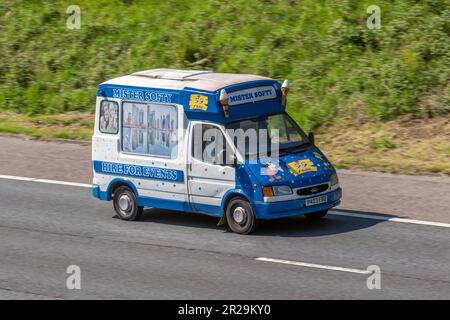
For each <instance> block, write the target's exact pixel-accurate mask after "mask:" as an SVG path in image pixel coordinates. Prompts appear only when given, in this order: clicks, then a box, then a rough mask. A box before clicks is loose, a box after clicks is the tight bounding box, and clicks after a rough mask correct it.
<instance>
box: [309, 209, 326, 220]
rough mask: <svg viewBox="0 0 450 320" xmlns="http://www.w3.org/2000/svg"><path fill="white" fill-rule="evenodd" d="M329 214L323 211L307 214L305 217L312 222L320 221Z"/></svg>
mask: <svg viewBox="0 0 450 320" xmlns="http://www.w3.org/2000/svg"><path fill="white" fill-rule="evenodd" d="M327 213H328V210H322V211H317V212H312V213H307V214H305V217H306V218H307V219H310V220H320V219H322V218H323V217H325V216H326V215H327Z"/></svg>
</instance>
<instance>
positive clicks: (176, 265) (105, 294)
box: [0, 137, 450, 299]
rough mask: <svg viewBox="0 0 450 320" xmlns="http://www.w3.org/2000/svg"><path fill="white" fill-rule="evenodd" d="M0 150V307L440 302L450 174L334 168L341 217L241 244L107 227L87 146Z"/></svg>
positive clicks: (181, 232)
mask: <svg viewBox="0 0 450 320" xmlns="http://www.w3.org/2000/svg"><path fill="white" fill-rule="evenodd" d="M0 147H1V149H2V153H1V154H0V218H1V221H0V257H1V259H0V299H109V298H111V299H392V298H394V299H450V224H449V222H450V218H449V213H450V209H449V208H450V180H449V178H444V177H408V176H395V175H385V174H377V173H362V172H349V171H341V172H340V177H341V183H342V185H343V188H344V201H343V205H342V206H341V207H340V210H339V211H337V210H336V211H333V212H332V213H331V215H329V216H327V217H326V218H325V219H323V220H322V221H318V222H311V221H307V220H305V219H303V218H296V219H287V220H279V221H271V222H265V223H262V224H261V226H260V228H259V229H258V230H257V231H256V232H255V234H253V235H249V236H241V235H237V234H234V233H232V232H230V231H228V230H227V229H226V228H225V227H216V223H217V219H215V218H211V217H207V216H202V215H195V214H192V213H179V212H170V211H162V210H156V209H146V211H145V215H144V219H143V221H139V222H125V221H121V220H119V219H117V218H116V217H115V213H114V211H113V209H112V204H111V203H110V202H102V201H98V200H96V199H93V198H92V197H91V194H90V189H89V183H90V172H91V167H90V166H91V162H90V151H89V150H90V146H89V144H78V143H75V144H74V143H60V142H44V141H34V140H26V139H22V138H15V137H0ZM6 175H10V176H15V178H14V177H12V178H8V177H6ZM17 176H20V177H31V178H41V179H53V180H62V181H71V182H81V183H82V184H80V185H79V186H70V185H67V183H64V182H61V183H59V182H57V183H58V184H53V181H40V182H38V181H32V180H33V179H22V178H17ZM14 179H15V180H14ZM17 179H22V180H17ZM352 215H357V216H359V217H366V218H355V217H353V216H352ZM380 217H386V219H391V218H394V219H393V220H392V221H383V219H379V218H380ZM404 218H408V219H409V220H408V219H404ZM411 219H421V220H419V221H418V220H411ZM394 220H395V222H394ZM397 221H399V222H397ZM73 265H75V266H78V267H79V268H80V270H81V288H80V289H79V290H77V289H75V290H69V289H68V288H67V286H66V281H67V278H68V277H69V276H70V275H69V274H68V273H66V271H67V268H68V267H69V266H73ZM372 265H376V266H378V267H379V268H380V270H381V289H372V290H369V289H368V287H367V280H368V278H369V277H371V274H370V272H368V271H367V270H368V269H367V268H368V267H369V266H372Z"/></svg>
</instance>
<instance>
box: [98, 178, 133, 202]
mask: <svg viewBox="0 0 450 320" xmlns="http://www.w3.org/2000/svg"><path fill="white" fill-rule="evenodd" d="M122 186H126V187H129V188H130V189H131V190H133V192H134V194H135V196H136V198H138V196H139V194H138V191H137V189H136V187H135V186H134V184H133V183H132V182H131V181H130V180H127V179H122V178H116V179H113V180H111V182H110V183H109V185H108V189H107V191H106V192H107V197H108V200H111V199H112V195H113V194H114V191H115V190H117V188H119V187H122Z"/></svg>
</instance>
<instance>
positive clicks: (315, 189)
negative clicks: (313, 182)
mask: <svg viewBox="0 0 450 320" xmlns="http://www.w3.org/2000/svg"><path fill="white" fill-rule="evenodd" d="M327 189H328V183H324V184H319V185H317V186H311V187H306V188H301V189H298V190H297V194H298V195H299V196H309V195H311V194H316V193H320V192H323V191H325V190H327Z"/></svg>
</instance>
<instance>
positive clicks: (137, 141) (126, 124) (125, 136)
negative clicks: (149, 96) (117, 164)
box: [122, 102, 178, 159]
mask: <svg viewBox="0 0 450 320" xmlns="http://www.w3.org/2000/svg"><path fill="white" fill-rule="evenodd" d="M122 107H123V115H122V151H124V152H127V153H134V154H143V155H150V156H155V157H164V158H171V159H173V158H176V156H177V150H178V139H177V130H178V116H177V109H176V107H175V106H170V105H159V104H147V103H137V102H123V104H122Z"/></svg>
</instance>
